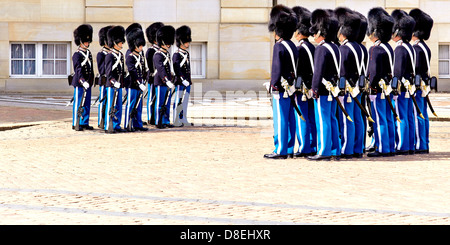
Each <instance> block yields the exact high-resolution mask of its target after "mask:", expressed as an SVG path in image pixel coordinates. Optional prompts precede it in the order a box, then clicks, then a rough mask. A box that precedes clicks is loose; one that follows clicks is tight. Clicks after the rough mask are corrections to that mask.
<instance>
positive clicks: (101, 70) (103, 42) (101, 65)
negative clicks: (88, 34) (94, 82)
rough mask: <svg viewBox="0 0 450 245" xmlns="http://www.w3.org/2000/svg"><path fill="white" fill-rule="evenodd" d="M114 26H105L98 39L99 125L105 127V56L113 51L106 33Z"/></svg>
mask: <svg viewBox="0 0 450 245" xmlns="http://www.w3.org/2000/svg"><path fill="white" fill-rule="evenodd" d="M111 27H112V26H105V27H103V28H101V29H100V31H99V32H98V40H99V43H100V46H101V47H102V49H101V50H100V51H99V52H98V53H97V68H98V76H99V79H98V86H99V97H98V99H99V103H98V127H99V128H101V129H104V128H105V108H106V87H105V85H106V69H105V58H106V55H107V54H108V53H109V52H111V51H110V48H109V47H108V44H107V37H106V34H107V33H108V30H109V29H111Z"/></svg>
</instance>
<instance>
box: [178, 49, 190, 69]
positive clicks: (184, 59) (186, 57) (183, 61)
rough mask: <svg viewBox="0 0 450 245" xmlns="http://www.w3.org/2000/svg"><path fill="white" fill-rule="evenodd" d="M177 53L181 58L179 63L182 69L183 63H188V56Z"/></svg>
mask: <svg viewBox="0 0 450 245" xmlns="http://www.w3.org/2000/svg"><path fill="white" fill-rule="evenodd" d="M178 53H179V54H180V55H181V56H182V57H183V60H182V61H181V63H180V67H182V66H183V65H184V63H186V62H188V54H187V53H186V54H184V53H183V52H178ZM188 63H189V62H188Z"/></svg>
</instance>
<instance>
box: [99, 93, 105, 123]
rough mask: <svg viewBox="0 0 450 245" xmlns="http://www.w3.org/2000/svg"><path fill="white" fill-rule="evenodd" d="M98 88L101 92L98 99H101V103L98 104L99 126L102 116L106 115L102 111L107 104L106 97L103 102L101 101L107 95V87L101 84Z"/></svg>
mask: <svg viewBox="0 0 450 245" xmlns="http://www.w3.org/2000/svg"><path fill="white" fill-rule="evenodd" d="M98 90H99V92H100V94H99V98H98V101H99V104H98V126H100V120H101V119H102V117H103V118H104V116H105V113H102V111H103V108H104V107H105V106H106V99H105V100H103V102H100V101H102V99H103V98H105V97H106V87H105V86H100V87H99V89H98ZM103 122H105V120H103Z"/></svg>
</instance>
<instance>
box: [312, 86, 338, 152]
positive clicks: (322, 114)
mask: <svg viewBox="0 0 450 245" xmlns="http://www.w3.org/2000/svg"><path fill="white" fill-rule="evenodd" d="M336 106H337V103H336V101H335V100H334V99H333V100H332V101H328V96H326V95H320V96H319V98H317V99H315V112H316V129H317V154H318V155H322V156H340V155H341V142H340V140H339V126H338V120H337V118H336V109H337V107H336Z"/></svg>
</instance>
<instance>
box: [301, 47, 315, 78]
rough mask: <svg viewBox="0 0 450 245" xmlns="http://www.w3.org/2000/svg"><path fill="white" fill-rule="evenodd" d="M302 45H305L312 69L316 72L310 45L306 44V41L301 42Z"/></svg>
mask: <svg viewBox="0 0 450 245" xmlns="http://www.w3.org/2000/svg"><path fill="white" fill-rule="evenodd" d="M301 46H303V47H304V48H305V50H306V53H308V57H309V63H311V71H312V72H313V73H314V61H313V57H312V53H311V50H309V47H308V45H306V44H305V43H304V42H303V43H302V44H301Z"/></svg>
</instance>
